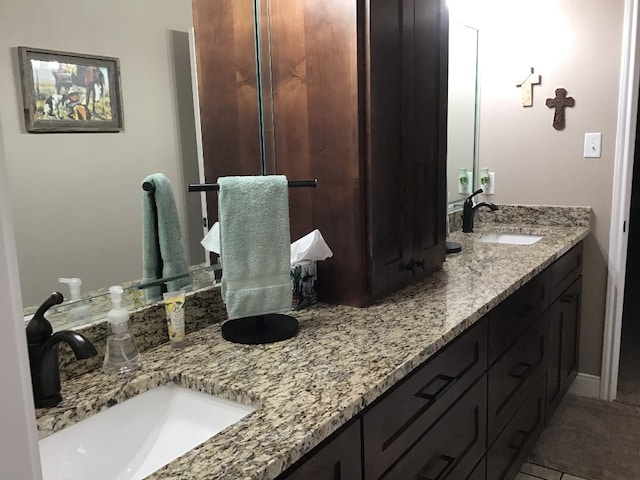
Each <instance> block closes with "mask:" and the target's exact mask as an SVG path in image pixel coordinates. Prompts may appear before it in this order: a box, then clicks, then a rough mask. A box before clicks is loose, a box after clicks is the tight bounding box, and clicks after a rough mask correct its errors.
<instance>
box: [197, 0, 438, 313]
mask: <svg viewBox="0 0 640 480" xmlns="http://www.w3.org/2000/svg"><path fill="white" fill-rule="evenodd" d="M207 3H216V2H207V1H206V0H194V15H196V16H197V15H199V13H198V8H196V7H195V5H196V4H207ZM223 3H227V2H223ZM200 23H202V19H200ZM195 24H196V48H197V50H198V51H200V45H199V43H200V42H202V41H209V40H207V39H201V37H200V35H199V32H198V27H197V25H198V24H199V22H198V20H196V23H195ZM260 28H268V31H269V45H268V59H269V64H268V65H265V62H262V63H261V65H262V70H261V71H260V73H261V76H262V78H266V75H268V79H269V86H270V89H269V91H266V92H264V91H263V94H262V95H261V98H262V101H263V102H268V103H269V105H268V107H269V108H268V109H267V110H268V111H270V112H271V116H270V118H269V120H272V124H270V125H269V126H268V129H266V130H265V131H267V130H268V131H269V132H272V133H273V155H272V156H271V157H269V156H267V158H266V160H267V163H266V170H267V173H278V174H284V175H287V177H289V178H290V179H306V178H317V179H318V187H317V188H316V189H292V190H290V219H291V236H292V239H295V238H298V237H299V236H301V235H304V234H306V233H308V232H310V231H311V230H313V229H315V228H318V229H319V230H320V231H321V232H322V234H323V236H324V238H325V240H326V241H327V243H328V244H329V246H330V247H331V249H332V250H333V252H334V256H333V258H331V259H328V260H326V261H324V262H320V263H319V264H318V270H319V272H318V277H319V278H318V290H319V298H320V300H321V301H325V302H329V303H340V304H348V305H358V306H363V305H366V304H368V303H370V302H371V301H373V300H375V299H377V298H380V297H382V296H384V295H387V294H389V293H391V292H392V291H394V290H397V289H398V288H400V287H401V286H404V285H407V284H409V283H412V282H414V281H417V280H418V279H420V278H422V277H424V276H426V275H428V274H429V273H430V272H433V271H434V270H436V269H439V268H440V267H441V265H442V262H443V261H444V256H445V215H446V109H447V66H448V63H447V58H448V16H447V9H446V6H445V1H444V0H359V1H356V0H351V1H349V0H326V1H323V2H318V1H314V0H271V2H270V4H269V15H268V17H267V18H262V19H261V22H260ZM259 37H260V38H264V37H262V36H260V35H259ZM204 48H206V47H204ZM261 48H262V49H264V48H265V45H262V46H261ZM208 50H209V52H208V54H207V55H208V56H207V55H201V54H200V53H199V54H198V61H199V65H198V68H199V71H198V79H199V81H200V78H201V76H202V75H207V74H209V75H212V74H213V73H214V71H215V69H211V70H206V68H205V67H201V65H200V64H201V63H203V62H208V63H209V64H212V63H215V59H214V57H213V56H212V54H213V53H214V52H211V49H208ZM218 53H219V52H218ZM228 53H229V52H227V54H228ZM205 56H207V58H206V59H205V58H204V57H205ZM260 58H262V59H264V58H265V55H264V52H263V54H261V55H260ZM267 67H268V68H267ZM200 95H201V108H203V106H204V105H208V104H210V103H213V102H209V101H208V100H207V97H211V95H214V93H212V92H211V91H209V92H206V91H203V88H202V85H201V87H200ZM231 120H233V121H235V118H231ZM265 120H266V119H265ZM211 128H214V126H212V127H211ZM202 134H203V138H204V137H206V136H207V135H208V132H207V131H206V127H205V124H204V122H203V131H202ZM212 158H213V157H212ZM207 162H208V159H207V152H206V151H205V163H207ZM220 162H223V164H219V163H220ZM225 162H226V163H225ZM256 162H258V159H256ZM218 164H219V165H218ZM240 165H241V166H240V168H239V169H238V171H237V172H235V173H239V174H247V173H246V172H245V171H243V170H242V168H243V167H242V165H243V164H240ZM234 168H235V163H234V161H233V158H230V157H225V158H218V160H217V161H216V162H215V163H214V165H213V166H212V171H221V172H225V174H229V173H226V172H232V171H233V170H234ZM207 174H208V175H209V173H207ZM217 175H218V174H217V173H215V174H212V176H211V180H215V177H217ZM207 180H209V178H208V179H207Z"/></svg>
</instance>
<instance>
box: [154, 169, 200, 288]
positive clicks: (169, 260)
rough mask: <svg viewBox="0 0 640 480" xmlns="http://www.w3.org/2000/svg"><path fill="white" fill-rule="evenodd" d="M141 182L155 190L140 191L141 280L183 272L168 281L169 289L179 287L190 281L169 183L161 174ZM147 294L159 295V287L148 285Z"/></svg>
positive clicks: (176, 211)
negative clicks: (148, 184) (181, 276)
mask: <svg viewBox="0 0 640 480" xmlns="http://www.w3.org/2000/svg"><path fill="white" fill-rule="evenodd" d="M144 182H150V183H152V184H153V185H154V191H153V192H147V191H143V197H142V224H143V235H142V236H143V239H142V281H143V283H144V282H145V281H150V280H155V279H158V278H167V277H175V276H177V275H185V277H184V278H180V279H178V280H173V281H171V282H167V290H168V291H170V292H171V291H175V290H179V289H181V288H182V287H184V286H186V285H190V284H191V282H192V280H191V276H190V275H189V267H188V265H187V259H186V257H185V254H184V249H183V247H182V231H181V230H180V220H179V218H178V209H177V208H176V202H175V198H174V196H173V190H172V188H171V182H170V181H169V179H168V178H167V177H166V176H165V175H164V174H162V173H154V174H153V175H149V176H148V177H146V178H145V179H144ZM147 296H148V297H152V298H155V297H159V296H160V287H150V289H149V290H148V292H147Z"/></svg>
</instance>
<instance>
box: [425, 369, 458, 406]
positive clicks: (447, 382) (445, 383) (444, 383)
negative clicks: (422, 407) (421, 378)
mask: <svg viewBox="0 0 640 480" xmlns="http://www.w3.org/2000/svg"><path fill="white" fill-rule="evenodd" d="M455 381H456V377H450V376H448V375H442V374H440V375H437V376H436V377H435V378H434V379H433V380H431V381H430V382H429V383H428V384H427V385H426V386H424V387H422V389H421V390H420V391H419V392H418V393H416V397H420V398H424V399H427V400H429V401H431V402H435V401H436V400H438V399H439V398H440V397H442V395H444V393H445V392H446V391H447V390H449V388H451V386H452V385H453V384H454V383H455ZM432 386H433V387H432ZM431 388H437V390H436V391H435V392H429V389H431Z"/></svg>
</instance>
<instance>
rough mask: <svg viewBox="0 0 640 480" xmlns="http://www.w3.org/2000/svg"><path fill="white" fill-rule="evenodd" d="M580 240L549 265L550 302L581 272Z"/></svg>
mask: <svg viewBox="0 0 640 480" xmlns="http://www.w3.org/2000/svg"><path fill="white" fill-rule="evenodd" d="M582 257H583V246H582V242H580V243H579V244H578V245H576V246H575V247H573V248H572V249H571V250H569V251H568V252H567V253H565V254H564V255H563V256H562V257H560V258H559V259H558V260H556V261H555V262H554V263H553V265H551V266H550V267H549V290H550V292H551V294H550V299H549V300H550V302H553V301H554V300H555V299H557V298H558V297H559V296H560V295H561V294H562V292H564V291H565V290H566V288H567V287H568V286H569V285H571V284H572V283H573V282H574V281H575V279H576V278H578V277H579V276H580V274H581V273H582Z"/></svg>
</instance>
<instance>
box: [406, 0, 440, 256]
mask: <svg viewBox="0 0 640 480" xmlns="http://www.w3.org/2000/svg"><path fill="white" fill-rule="evenodd" d="M414 23H415V25H417V27H416V29H415V38H414V39H413V42H414V48H415V52H414V56H415V57H416V58H419V59H420V61H416V62H415V66H414V69H413V72H412V73H413V85H414V88H413V99H412V101H411V104H412V105H416V106H419V108H415V109H413V110H412V111H411V115H412V118H411V122H410V125H411V127H410V128H411V138H412V142H411V143H412V148H411V159H410V164H411V167H410V170H411V173H410V176H409V178H410V179H411V183H410V186H409V191H410V192H411V199H412V205H413V207H412V214H413V215H412V218H411V225H412V227H413V240H412V249H413V254H412V256H413V258H414V259H415V261H417V262H424V264H425V265H426V266H427V268H433V266H439V265H441V264H442V262H443V261H444V257H445V250H446V245H445V233H446V232H445V228H446V227H445V222H446V201H447V200H446V155H447V153H446V145H447V129H446V125H447V108H448V107H447V103H446V99H447V90H448V28H449V27H448V25H449V19H448V10H447V8H446V7H445V5H444V2H442V1H441V0H415V15H414Z"/></svg>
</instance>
